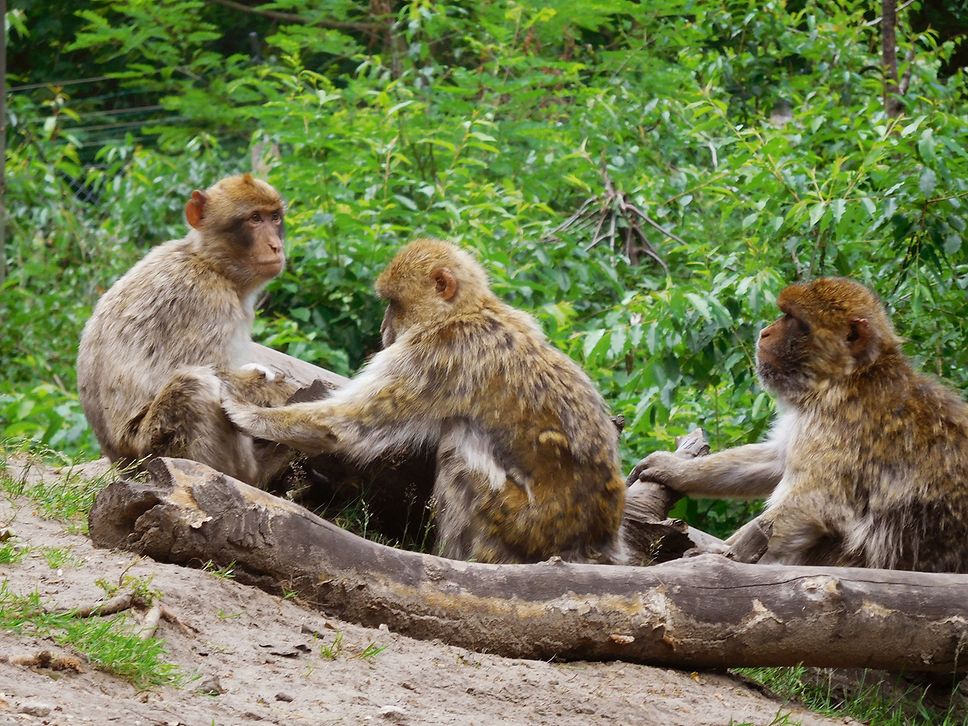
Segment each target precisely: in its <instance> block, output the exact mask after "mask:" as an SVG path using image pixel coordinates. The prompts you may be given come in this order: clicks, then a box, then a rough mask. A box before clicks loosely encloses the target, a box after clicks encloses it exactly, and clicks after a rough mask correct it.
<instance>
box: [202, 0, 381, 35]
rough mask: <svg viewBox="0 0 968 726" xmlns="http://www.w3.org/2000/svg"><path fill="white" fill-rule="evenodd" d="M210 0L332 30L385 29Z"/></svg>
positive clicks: (285, 20) (229, 0)
mask: <svg viewBox="0 0 968 726" xmlns="http://www.w3.org/2000/svg"><path fill="white" fill-rule="evenodd" d="M208 1H209V2H210V3H215V4H217V5H224V6H225V7H227V8H232V9H233V10H240V11H242V12H243V13H252V14H254V15H262V16H263V17H266V18H270V19H271V20H278V21H280V22H283V23H294V24H297V25H313V26H318V27H320V28H329V29H331V30H356V31H360V32H364V33H374V32H377V31H379V30H382V29H383V26H382V25H380V24H379V23H355V22H352V21H348V20H307V19H306V18H304V17H302V16H301V15H296V14H295V13H283V12H280V11H278V10H263V9H262V8H260V7H252V6H250V5H244V4H242V3H240V2H235V0H208Z"/></svg>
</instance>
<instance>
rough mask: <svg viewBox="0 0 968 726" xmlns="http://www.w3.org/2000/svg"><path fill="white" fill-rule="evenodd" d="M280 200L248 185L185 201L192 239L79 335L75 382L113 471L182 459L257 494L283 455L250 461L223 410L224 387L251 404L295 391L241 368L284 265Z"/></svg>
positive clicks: (108, 296) (141, 269)
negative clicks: (257, 310)
mask: <svg viewBox="0 0 968 726" xmlns="http://www.w3.org/2000/svg"><path fill="white" fill-rule="evenodd" d="M283 211H284V210H283V201H282V198H281V197H280V196H279V194H278V192H276V190H275V189H273V188H272V187H271V186H270V185H269V184H267V183H265V182H263V181H260V180H257V179H254V178H253V177H251V176H250V175H249V174H243V175H240V176H232V177H228V178H226V179H222V180H221V181H220V182H218V183H217V184H215V185H213V186H212V187H210V188H209V189H206V190H205V191H194V192H192V196H191V199H189V200H188V203H187V204H186V205H185V217H186V219H187V220H188V223H189V224H190V225H191V227H192V230H191V231H190V232H189V234H188V236H187V237H185V238H184V239H180V240H174V241H172V242H166V243H165V244H163V245H160V246H158V247H156V248H155V249H153V250H152V251H151V252H149V253H148V254H147V255H146V256H145V257H144V259H142V260H141V261H140V262H139V263H138V264H136V265H135V266H134V267H133V268H131V270H129V271H128V272H127V273H126V274H125V275H124V276H123V277H121V279H119V280H118V281H117V282H116V283H115V284H114V285H112V286H111V289H109V290H108V291H107V292H106V293H105V294H104V295H103V296H102V297H101V299H100V300H99V301H98V304H97V306H96V307H95V309H94V314H93V315H92V316H91V319H90V320H89V321H88V322H87V325H86V326H85V327H84V333H83V335H82V336H81V344H80V349H79V353H78V357H77V381H78V389H79V391H80V399H81V403H82V404H83V406H84V412H85V414H86V415H87V419H88V421H90V422H91V425H92V426H93V427H94V433H95V435H96V436H97V438H98V441H99V442H100V444H101V448H102V450H103V452H104V454H105V455H106V456H107V457H108V458H109V459H111V460H112V461H121V462H128V461H133V460H137V459H141V458H143V457H146V456H179V457H185V458H189V459H195V460H196V461H200V462H203V463H205V464H208V465H209V466H212V467H214V468H216V469H218V470H220V471H222V472H225V473H226V474H229V475H231V476H234V477H236V478H238V479H241V480H243V481H246V482H248V483H250V484H255V485H262V484H265V483H266V481H267V480H268V479H269V478H271V477H272V476H273V475H274V474H275V473H276V472H277V471H278V470H279V469H281V468H282V467H283V466H284V465H285V462H286V460H287V459H288V456H287V455H286V454H285V453H283V452H281V451H280V452H275V451H274V450H275V448H277V447H271V448H270V447H265V448H264V449H263V450H261V451H258V452H257V451H256V449H255V447H254V444H253V441H252V439H251V437H249V436H245V435H243V434H240V433H239V432H237V431H236V430H235V429H234V428H233V427H232V425H231V423H230V422H229V421H228V419H227V418H226V417H225V413H224V411H223V410H222V407H221V404H220V386H221V382H220V380H225V381H228V382H230V383H231V384H232V386H233V390H236V391H237V392H238V394H239V395H240V396H241V397H242V398H244V399H246V400H249V401H252V402H255V403H260V404H263V405H279V404H282V403H285V402H286V401H287V400H288V398H289V396H290V395H291V394H292V393H293V391H294V390H295V388H296V387H295V386H294V385H292V384H290V383H288V382H286V381H284V380H282V379H281V377H280V376H278V374H274V373H273V372H271V371H269V370H268V369H266V368H264V367H262V366H259V365H256V364H250V363H248V361H247V355H248V348H249V345H250V343H251V331H252V319H253V315H254V312H253V306H254V304H255V298H256V295H258V293H259V291H260V290H262V288H263V287H264V286H265V284H266V283H267V282H269V280H271V279H272V278H273V277H275V276H276V275H278V274H279V273H280V272H281V271H282V269H283V266H284V265H285V253H284V252H283V236H284V230H283Z"/></svg>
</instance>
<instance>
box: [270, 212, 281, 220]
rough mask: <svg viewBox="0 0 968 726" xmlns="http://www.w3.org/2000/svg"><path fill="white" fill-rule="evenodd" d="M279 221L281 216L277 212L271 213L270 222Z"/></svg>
mask: <svg viewBox="0 0 968 726" xmlns="http://www.w3.org/2000/svg"><path fill="white" fill-rule="evenodd" d="M280 219H282V215H281V214H279V212H273V213H272V221H273V222H278V221H279V220H280Z"/></svg>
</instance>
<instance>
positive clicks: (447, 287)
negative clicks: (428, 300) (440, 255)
mask: <svg viewBox="0 0 968 726" xmlns="http://www.w3.org/2000/svg"><path fill="white" fill-rule="evenodd" d="M430 277H431V278H432V279H433V281H434V284H435V285H436V286H437V294H438V295H440V298H441V300H451V299H453V297H454V295H456V294H457V278H456V277H454V273H453V272H451V271H450V270H448V269H447V268H446V267H441V268H440V269H438V270H434V271H433V272H432V273H431V274H430Z"/></svg>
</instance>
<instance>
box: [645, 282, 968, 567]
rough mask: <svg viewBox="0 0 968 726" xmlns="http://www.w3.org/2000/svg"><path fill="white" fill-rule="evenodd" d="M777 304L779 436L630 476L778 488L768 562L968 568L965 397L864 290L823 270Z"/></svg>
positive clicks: (772, 375) (773, 366)
mask: <svg viewBox="0 0 968 726" xmlns="http://www.w3.org/2000/svg"><path fill="white" fill-rule="evenodd" d="M778 303H779V307H780V310H782V311H783V313H784V315H783V317H782V318H780V319H779V320H777V321H776V322H774V323H773V324H772V325H770V326H769V327H767V328H765V329H764V330H763V331H762V332H761V333H760V337H759V344H758V346H757V368H758V373H759V377H760V380H761V381H762V382H763V386H764V387H765V388H766V389H767V390H769V391H771V392H772V393H774V394H775V395H776V396H777V399H778V404H779V411H780V412H779V416H778V419H777V422H776V425H775V427H774V429H773V432H772V434H771V435H770V437H769V439H768V440H767V441H765V442H764V443H760V444H750V445H748V446H740V447H737V448H734V449H729V450H727V451H723V452H721V453H718V454H713V455H711V456H707V457H704V458H698V459H693V460H684V459H679V458H676V457H675V456H674V455H672V454H670V453H667V452H659V453H655V454H652V455H651V456H648V457H646V458H645V459H643V460H642V461H641V462H640V463H639V464H638V466H636V467H635V469H634V470H633V472H632V475H631V476H630V480H634V479H637V478H640V479H642V480H647V481H657V482H659V483H661V484H664V485H666V486H668V487H670V488H672V489H674V490H676V491H678V492H682V493H684V494H693V495H698V496H706V497H747V498H752V497H765V496H769V500H768V502H767V507H766V510H765V511H764V512H763V514H761V515H760V516H759V517H758V518H757V520H758V522H759V523H760V524H761V525H763V526H764V527H763V528H764V529H765V531H767V532H770V530H771V529H772V533H771V535H770V538H769V543H768V549H767V551H766V554H765V555H763V557H762V558H761V559H760V562H780V563H785V564H810V565H818V564H827V565H847V566H861V567H880V568H889V569H904V570H926V571H932V572H968V405H966V404H965V402H964V401H963V400H962V399H961V398H960V396H959V395H958V394H957V393H955V392H954V391H952V390H950V389H949V388H946V387H945V386H943V385H941V384H939V383H937V382H936V381H934V380H931V379H929V378H927V377H925V376H923V375H921V374H919V373H917V372H916V371H914V370H913V369H912V367H911V365H910V363H909V362H908V361H907V360H906V359H905V357H904V355H903V354H902V352H901V349H900V343H901V341H900V340H899V338H898V337H897V335H896V334H895V333H894V330H893V328H892V327H891V323H890V320H889V319H888V317H887V314H886V313H885V311H884V308H883V307H882V305H881V304H880V302H879V301H878V300H877V298H876V297H875V296H874V295H873V294H872V293H871V292H870V291H869V290H867V288H865V287H864V286H862V285H860V284H858V283H856V282H852V281H850V280H845V279H840V278H824V279H819V280H815V281H814V282H811V283H807V284H797V285H791V286H790V287H788V288H786V289H785V290H784V291H783V292H782V293H781V294H780V297H779V299H778ZM741 531H742V530H741ZM737 534H738V533H737ZM736 537H737V535H734V536H733V538H732V541H735V538H736Z"/></svg>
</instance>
